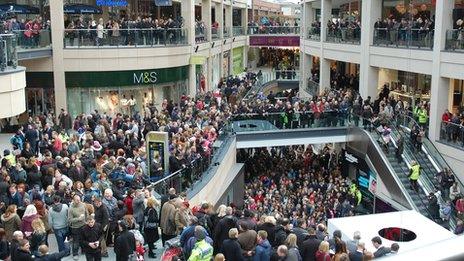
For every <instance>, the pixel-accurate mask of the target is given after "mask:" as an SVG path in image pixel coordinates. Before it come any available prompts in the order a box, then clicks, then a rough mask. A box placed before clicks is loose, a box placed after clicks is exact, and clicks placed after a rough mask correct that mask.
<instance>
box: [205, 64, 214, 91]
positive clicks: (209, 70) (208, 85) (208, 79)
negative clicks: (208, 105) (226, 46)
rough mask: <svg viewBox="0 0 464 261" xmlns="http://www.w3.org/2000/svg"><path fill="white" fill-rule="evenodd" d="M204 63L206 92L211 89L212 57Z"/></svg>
mask: <svg viewBox="0 0 464 261" xmlns="http://www.w3.org/2000/svg"><path fill="white" fill-rule="evenodd" d="M206 63H207V64H208V65H207V68H206V88H205V90H206V91H210V90H212V89H213V57H212V56H210V57H208V59H207V61H206Z"/></svg>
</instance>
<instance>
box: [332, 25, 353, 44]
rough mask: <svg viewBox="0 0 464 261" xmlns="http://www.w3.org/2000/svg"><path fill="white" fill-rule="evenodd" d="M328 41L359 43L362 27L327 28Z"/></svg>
mask: <svg viewBox="0 0 464 261" xmlns="http://www.w3.org/2000/svg"><path fill="white" fill-rule="evenodd" d="M327 42H331V43H351V44H359V43H360V42H361V28H337V29H327Z"/></svg>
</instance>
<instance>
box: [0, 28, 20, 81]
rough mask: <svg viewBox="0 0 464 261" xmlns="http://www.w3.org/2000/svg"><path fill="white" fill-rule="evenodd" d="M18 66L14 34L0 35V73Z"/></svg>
mask: <svg viewBox="0 0 464 261" xmlns="http://www.w3.org/2000/svg"><path fill="white" fill-rule="evenodd" d="M17 66H18V55H17V37H16V35H15V34H0V71H2V72H3V71H5V70H8V69H9V68H12V69H16V67H17Z"/></svg>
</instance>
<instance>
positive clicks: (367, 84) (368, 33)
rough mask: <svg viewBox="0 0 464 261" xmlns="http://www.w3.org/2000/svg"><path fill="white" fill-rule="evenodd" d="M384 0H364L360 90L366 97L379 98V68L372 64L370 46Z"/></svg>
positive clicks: (362, 95)
mask: <svg viewBox="0 0 464 261" xmlns="http://www.w3.org/2000/svg"><path fill="white" fill-rule="evenodd" d="M381 12H382V0H368V1H362V10H361V22H362V29H363V31H362V34H361V64H360V68H359V70H360V71H359V78H360V79H359V92H360V94H361V97H363V98H364V99H366V98H367V97H368V96H371V97H372V99H376V98H377V93H378V90H377V86H378V80H379V69H378V68H374V67H372V66H370V61H369V48H370V46H371V45H372V42H373V39H374V24H375V22H376V21H377V19H378V18H381V15H382V14H381Z"/></svg>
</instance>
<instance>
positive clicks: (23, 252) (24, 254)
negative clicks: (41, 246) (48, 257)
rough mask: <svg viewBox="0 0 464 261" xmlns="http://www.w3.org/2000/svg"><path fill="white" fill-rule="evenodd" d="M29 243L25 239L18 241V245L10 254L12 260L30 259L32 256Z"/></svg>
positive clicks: (24, 260)
mask: <svg viewBox="0 0 464 261" xmlns="http://www.w3.org/2000/svg"><path fill="white" fill-rule="evenodd" d="M30 248H31V245H29V241H28V240H27V239H21V240H20V241H19V247H18V248H17V249H16V251H15V254H14V255H12V257H11V260H12V261H32V260H34V258H33V257H32V255H31V250H30Z"/></svg>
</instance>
